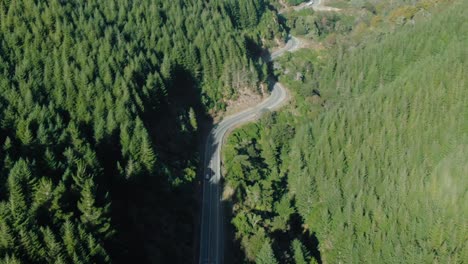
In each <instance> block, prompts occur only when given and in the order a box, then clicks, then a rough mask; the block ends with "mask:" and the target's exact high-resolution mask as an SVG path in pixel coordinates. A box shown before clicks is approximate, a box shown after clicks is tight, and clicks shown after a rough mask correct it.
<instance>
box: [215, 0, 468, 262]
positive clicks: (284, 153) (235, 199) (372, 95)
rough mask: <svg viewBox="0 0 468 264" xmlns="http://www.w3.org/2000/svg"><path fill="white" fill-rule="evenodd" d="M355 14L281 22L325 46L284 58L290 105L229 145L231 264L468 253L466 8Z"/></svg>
mask: <svg viewBox="0 0 468 264" xmlns="http://www.w3.org/2000/svg"><path fill="white" fill-rule="evenodd" d="M330 2H333V1H330ZM335 2H337V3H338V2H339V1H335ZM346 2H347V1H341V2H340V3H341V4H342V5H341V6H340V7H342V6H345V7H346V6H347V5H346V4H348V3H346ZM351 2H358V1H351ZM373 2H378V1H373ZM393 2H394V3H395V2H397V1H393ZM374 4H375V3H374ZM359 7H360V8H362V9H360V10H359V13H358V16H357V17H356V13H354V14H353V13H346V14H339V13H334V14H325V13H318V12H317V13H314V12H313V11H312V12H311V11H300V12H297V13H292V14H285V16H286V17H288V19H289V20H286V22H287V23H289V24H288V25H289V27H290V28H291V30H295V31H297V32H299V31H300V30H303V29H304V28H303V27H302V26H303V25H302V24H301V25H299V24H295V23H293V22H292V21H291V19H295V20H296V22H297V21H309V20H310V21H311V25H314V27H315V29H314V30H310V31H302V33H303V34H302V35H303V36H304V38H310V39H312V40H314V41H316V42H319V41H323V42H325V45H324V46H326V47H328V48H327V49H325V50H324V49H323V47H320V46H318V45H317V46H318V47H319V48H317V49H315V50H301V51H298V52H296V53H294V54H290V55H289V56H284V57H283V58H280V59H279V61H278V62H276V63H275V71H276V73H277V75H278V76H279V80H280V81H281V82H282V83H283V84H285V86H287V87H289V88H290V90H291V93H292V94H293V98H294V99H292V102H291V103H290V105H289V106H288V107H287V109H285V110H284V111H280V112H278V113H270V114H268V115H267V116H266V117H264V118H262V119H261V120H259V122H258V123H257V124H250V125H247V126H245V127H244V128H241V129H238V130H236V131H235V132H234V133H233V134H232V135H231V136H230V137H229V139H228V142H227V147H226V149H225V151H224V161H225V163H226V164H225V174H226V177H227V179H226V190H225V194H226V195H230V200H231V201H232V208H231V209H232V220H231V223H232V226H233V229H234V230H235V231H234V232H235V239H236V241H237V242H238V246H239V248H240V253H239V256H238V257H237V259H236V260H235V261H234V262H233V263H236V262H242V261H247V262H255V263H464V262H466V260H467V259H468V247H467V243H466V242H467V237H466V234H467V233H468V230H467V226H466V216H467V213H468V206H467V203H466V200H467V199H468V197H467V190H468V182H467V178H466V175H467V171H468V163H467V157H468V147H467V146H468V123H467V121H468V119H467V118H466V117H467V116H468V99H467V98H468V86H467V76H468V65H467V64H468V46H467V43H468V24H467V23H468V21H467V20H466V18H467V17H468V11H467V10H468V2H467V1H453V2H451V1H401V3H400V5H395V6H388V7H387V8H382V7H378V8H375V6H374V8H373V5H372V3H369V2H367V4H366V5H364V4H363V5H362V6H361V5H360V6H359ZM366 8H367V10H366ZM369 10H374V11H375V13H372V12H371V11H369ZM348 16H351V18H353V19H350V18H349V17H348ZM330 18H332V19H333V21H335V22H340V21H342V22H346V23H338V25H341V26H338V27H337V26H336V25H337V23H333V21H332V22H330ZM322 22H323V23H322ZM300 23H302V22H300ZM318 23H320V24H318ZM362 23H364V24H365V27H363V26H360V25H361V24H362ZM343 25H349V29H347V27H343ZM322 26H327V28H328V29H327V30H328V32H326V31H320V30H319V29H320V27H322ZM305 28H306V29H307V28H308V29H311V28H309V27H305ZM344 29H345V30H344ZM309 32H312V34H309ZM320 32H323V33H324V34H321V33H320ZM363 32H364V33H365V34H362V33H363ZM308 34H309V35H308ZM331 35H332V38H330V36H331Z"/></svg>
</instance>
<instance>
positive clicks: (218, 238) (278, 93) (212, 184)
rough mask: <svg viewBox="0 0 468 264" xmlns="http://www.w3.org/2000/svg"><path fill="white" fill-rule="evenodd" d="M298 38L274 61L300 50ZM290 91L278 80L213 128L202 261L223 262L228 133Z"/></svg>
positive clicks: (275, 54)
mask: <svg viewBox="0 0 468 264" xmlns="http://www.w3.org/2000/svg"><path fill="white" fill-rule="evenodd" d="M299 46H300V43H299V40H298V39H296V38H294V37H291V38H290V39H289V40H288V42H287V43H286V45H285V46H284V47H283V48H281V49H279V50H277V51H275V52H273V53H272V54H271V56H270V58H271V60H274V59H275V58H277V57H279V56H281V55H282V54H284V53H285V52H287V51H294V50H297V49H298V48H299ZM287 97H288V95H287V92H286V90H285V89H284V87H283V86H282V85H281V84H280V83H278V82H277V83H275V84H274V85H273V89H272V91H271V95H270V96H269V97H268V98H267V99H266V100H264V101H263V102H261V103H260V104H258V105H257V106H255V107H252V108H249V109H246V110H244V111H242V112H239V113H237V114H234V115H231V116H228V117H226V118H225V119H224V120H223V121H222V122H220V123H219V124H217V125H215V126H214V127H213V129H212V130H211V131H210V133H209V135H208V138H207V140H206V144H205V153H204V157H205V158H204V164H203V168H204V169H203V182H204V184H203V198H202V199H203V200H202V218H201V234H200V255H199V263H200V264H220V263H223V262H224V254H223V253H224V252H223V251H224V234H223V232H224V226H223V212H222V205H221V199H222V197H221V195H222V186H221V148H222V145H223V141H224V139H225V137H226V134H227V133H228V132H229V131H230V130H231V129H233V128H235V127H237V126H239V125H240V124H243V123H246V122H249V121H252V120H254V119H256V118H258V117H259V116H260V115H261V114H262V113H263V112H264V111H265V110H269V111H273V110H275V109H277V108H279V107H280V106H281V104H282V103H284V102H285V101H286V100H287Z"/></svg>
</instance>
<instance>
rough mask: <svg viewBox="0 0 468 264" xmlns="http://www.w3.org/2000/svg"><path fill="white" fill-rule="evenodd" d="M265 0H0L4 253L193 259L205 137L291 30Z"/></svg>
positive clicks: (23, 257)
mask: <svg viewBox="0 0 468 264" xmlns="http://www.w3.org/2000/svg"><path fill="white" fill-rule="evenodd" d="M276 21H277V19H276V13H275V11H272V10H270V9H269V8H268V3H267V2H265V1H262V0H260V1H254V0H241V1H237V0H232V1H231V0H230V1H209V2H208V1H201V0H200V1H197V0H195V1H179V0H176V1H169V0H158V1H154V0H144V1H127V0H105V1H60V0H51V1H32V0H1V1H0V145H1V150H0V262H1V263H110V262H113V263H189V262H191V261H192V258H193V252H194V249H193V248H194V247H195V246H194V241H193V240H194V237H195V232H196V230H197V228H196V227H195V226H194V222H195V221H194V218H195V216H196V211H197V202H196V198H195V196H196V188H195V187H196V184H195V183H196V180H195V179H196V173H197V171H196V170H197V166H198V154H197V153H198V139H199V138H200V133H199V132H200V131H201V130H203V129H202V128H203V127H204V126H205V127H206V126H207V124H208V125H209V122H210V120H209V118H208V114H209V113H215V112H219V111H222V110H223V109H225V107H226V102H227V100H229V99H232V98H234V99H235V98H236V96H237V94H238V91H239V90H240V89H250V90H253V91H254V92H259V91H258V87H259V85H260V83H262V82H264V81H265V78H266V70H265V69H266V65H265V64H264V63H263V62H262V61H261V60H259V56H258V55H259V54H258V53H259V50H261V48H266V47H268V46H270V45H273V44H275V43H276V42H277V41H278V42H282V41H283V39H284V38H285V36H286V35H285V32H284V31H283V30H282V29H281V27H280V26H279V25H278V23H276Z"/></svg>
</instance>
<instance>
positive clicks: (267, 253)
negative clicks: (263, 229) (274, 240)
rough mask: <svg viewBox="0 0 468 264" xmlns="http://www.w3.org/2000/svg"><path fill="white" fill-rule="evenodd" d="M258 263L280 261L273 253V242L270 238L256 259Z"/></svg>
mask: <svg viewBox="0 0 468 264" xmlns="http://www.w3.org/2000/svg"><path fill="white" fill-rule="evenodd" d="M255 263H256V264H277V263H278V261H277V260H276V258H275V255H274V254H273V249H271V244H270V242H269V241H268V240H266V241H265V242H264V243H263V246H262V249H260V252H258V254H257V258H256V259H255Z"/></svg>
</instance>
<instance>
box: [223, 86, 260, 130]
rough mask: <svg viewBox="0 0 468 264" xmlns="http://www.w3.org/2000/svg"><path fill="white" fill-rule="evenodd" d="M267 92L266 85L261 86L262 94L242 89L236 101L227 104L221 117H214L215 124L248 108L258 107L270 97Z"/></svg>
mask: <svg viewBox="0 0 468 264" xmlns="http://www.w3.org/2000/svg"><path fill="white" fill-rule="evenodd" d="M266 91H267V88H266V85H265V84H263V83H262V84H260V93H258V92H256V91H252V90H251V89H249V88H242V89H241V90H239V91H238V93H239V96H238V97H237V99H236V100H229V101H227V102H226V104H227V107H226V111H225V112H222V113H219V115H217V116H215V117H214V120H215V123H218V122H219V121H220V120H221V119H222V118H223V117H226V116H230V115H232V114H235V113H238V112H240V111H243V110H245V109H247V108H250V107H254V106H256V105H258V104H259V103H260V102H262V101H263V100H264V99H265V98H266V97H268V93H267V92H266Z"/></svg>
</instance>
